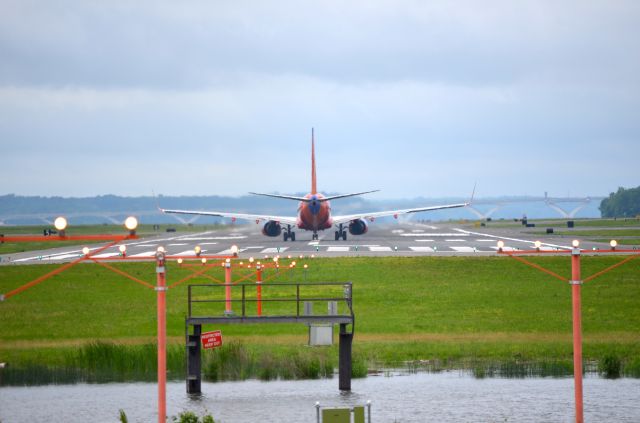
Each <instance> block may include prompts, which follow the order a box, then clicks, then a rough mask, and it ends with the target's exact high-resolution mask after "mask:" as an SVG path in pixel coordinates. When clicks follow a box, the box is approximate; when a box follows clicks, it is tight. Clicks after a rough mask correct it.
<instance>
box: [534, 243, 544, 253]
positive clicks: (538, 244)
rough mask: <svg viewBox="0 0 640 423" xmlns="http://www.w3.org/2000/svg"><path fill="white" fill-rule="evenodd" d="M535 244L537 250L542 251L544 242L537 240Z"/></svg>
mask: <svg viewBox="0 0 640 423" xmlns="http://www.w3.org/2000/svg"><path fill="white" fill-rule="evenodd" d="M533 245H534V246H535V247H536V250H538V251H540V247H542V242H540V241H536V242H534V243H533Z"/></svg>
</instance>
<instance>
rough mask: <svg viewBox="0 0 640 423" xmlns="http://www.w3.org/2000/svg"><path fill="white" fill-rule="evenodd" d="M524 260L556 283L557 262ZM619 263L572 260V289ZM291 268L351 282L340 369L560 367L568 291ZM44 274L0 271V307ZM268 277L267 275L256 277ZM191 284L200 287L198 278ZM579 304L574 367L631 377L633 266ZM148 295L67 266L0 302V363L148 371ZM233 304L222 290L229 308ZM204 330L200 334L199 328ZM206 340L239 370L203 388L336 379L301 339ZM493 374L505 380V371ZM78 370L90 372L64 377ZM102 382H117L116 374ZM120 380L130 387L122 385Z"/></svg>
mask: <svg viewBox="0 0 640 423" xmlns="http://www.w3.org/2000/svg"><path fill="white" fill-rule="evenodd" d="M531 260H532V261H534V262H536V263H538V264H542V265H544V266H545V267H547V268H550V269H552V270H553V271H555V272H557V273H560V274H562V275H564V276H566V277H569V276H570V265H569V258H568V257H535V258H531ZM619 260H620V258H617V257H584V258H583V269H582V275H583V278H584V277H587V276H589V275H590V274H593V273H595V272H597V271H600V270H602V269H604V268H606V267H608V266H611V265H612V264H614V263H616V262H618V261H619ZM305 262H307V263H309V265H310V269H309V271H308V274H307V280H308V281H310V282H311V281H318V282H319V281H323V282H326V281H338V282H344V281H351V282H353V284H354V288H353V296H354V309H355V314H356V337H355V340H354V358H355V360H356V362H357V363H360V365H359V366H355V365H354V367H357V368H359V369H360V371H362V369H363V368H364V369H365V370H366V368H367V367H369V368H375V367H377V366H382V367H384V366H394V365H405V364H406V363H407V362H409V363H423V362H428V363H438V366H440V367H447V366H454V367H456V366H463V367H468V368H477V369H478V375H480V376H481V375H482V373H483V372H484V374H488V375H491V374H493V373H494V370H495V369H496V368H498V369H499V368H501V367H500V366H502V364H500V363H503V364H504V363H507V364H508V363H520V365H524V364H526V363H533V364H531V366H533V367H532V368H536V366H537V368H543V369H548V368H556V367H558V368H564V367H565V366H564V364H562V363H566V362H567V361H570V359H571V351H572V349H571V348H572V347H571V289H570V286H569V285H568V284H566V283H563V282H560V281H558V280H555V279H552V278H550V277H548V276H547V275H545V274H543V273H541V272H539V271H537V270H535V269H532V268H529V267H527V266H524V265H523V264H520V263H518V262H516V261H515V260H512V259H509V258H507V257H489V258H479V257H437V258H436V257H411V258H409V257H383V258H336V259H313V260H305ZM115 266H117V267H118V268H120V269H122V270H125V271H127V272H128V273H130V274H132V275H134V276H135V277H137V278H140V279H143V280H146V281H147V282H149V283H154V281H155V266H154V264H152V263H121V264H116V265H115ZM57 267H58V266H57V265H34V266H3V267H0V292H2V293H6V292H8V291H10V290H11V289H14V288H16V287H18V286H20V285H22V284H24V283H26V282H29V281H30V280H33V279H35V278H36V277H38V276H40V275H42V274H44V273H46V272H48V271H51V270H53V269H55V268H57ZM167 272H168V273H167V275H168V283H169V284H170V283H172V282H173V281H176V280H179V279H180V278H182V277H184V276H186V275H187V274H189V271H188V270H187V269H185V268H179V267H178V266H177V265H175V264H174V263H169V264H168V266H167ZM209 274H210V275H211V276H213V277H217V278H219V279H222V269H217V268H216V269H212V270H211V271H210V272H209ZM236 274H237V273H236ZM270 275H273V270H269V271H268V272H267V273H266V275H265V277H268V276H270ZM296 279H297V280H301V279H303V274H302V270H301V269H297V270H295V271H293V272H288V273H287V272H281V273H280V275H279V277H278V278H277V280H279V281H281V282H288V281H292V280H296ZM192 283H210V281H209V280H208V279H205V278H202V277H201V278H197V279H194V280H193V281H192ZM582 292H583V296H582V304H583V317H582V319H583V333H584V357H585V360H595V361H598V360H601V359H604V357H607V356H608V357H617V358H618V359H619V360H620V363H621V368H622V369H623V373H624V374H631V375H636V374H640V371H638V370H637V369H639V368H640V364H638V363H640V312H638V310H640V259H639V260H633V261H631V262H629V263H628V264H626V265H624V266H622V267H620V268H618V269H616V270H615V271H613V272H610V273H607V274H605V275H604V276H602V277H600V278H598V279H596V280H594V281H592V282H589V283H588V284H585V285H584V286H583V289H582ZM155 295H156V294H155V292H154V291H152V290H150V289H147V288H144V287H143V286H141V285H138V284H136V283H134V282H132V281H130V280H128V279H125V278H123V277H121V276H118V275H116V274H114V273H112V272H110V271H108V270H106V269H104V268H102V267H99V266H97V265H86V264H83V265H78V266H76V267H74V268H73V269H71V270H68V271H66V272H64V273H62V274H60V275H57V276H55V277H53V278H51V279H50V280H47V281H45V282H42V283H41V284H39V285H37V286H35V287H32V288H31V289H29V290H27V291H24V292H22V293H21V294H18V295H16V296H14V297H11V298H9V299H7V300H6V301H4V302H0V320H1V321H2V324H1V325H0V361H6V362H9V363H10V367H11V366H15V367H16V368H20V366H21V364H25V363H27V364H28V363H31V364H33V363H38V364H40V365H42V366H57V367H60V368H67V367H69V366H70V365H69V361H68V360H69V356H70V355H71V356H73V354H75V351H77V350H78V348H82V347H83V346H84V345H86V344H90V343H91V342H94V341H95V340H101V341H104V342H107V343H111V342H115V343H117V345H121V344H122V345H125V346H126V347H127V348H124V350H123V351H124V352H117V351H119V350H118V348H119V347H117V346H116V347H114V351H115V353H116V354H123V355H126V356H131V357H133V358H132V359H131V360H133V361H144V360H143V359H142V358H141V357H142V356H141V355H139V353H137V352H136V350H135V348H138V347H140V348H142V350H143V351H146V352H145V353H144V354H143V356H146V357H147V361H148V359H149V357H150V356H149V354H152V352H151V351H149V350H144V348H143V346H144V345H145V344H149V343H150V342H153V338H154V336H155V330H156V321H155V317H156V316H155V302H156V299H155ZM186 295H187V288H186V286H184V285H180V286H178V287H176V288H174V289H172V290H170V291H168V294H167V333H168V335H169V336H170V337H171V338H170V342H171V344H172V345H174V346H175V348H177V350H180V351H183V350H184V344H183V343H184V317H185V315H186V312H187V309H186ZM239 295H240V294H239V290H238V289H237V288H234V298H239ZM264 295H265V298H266V295H273V292H272V293H271V294H270V293H269V290H268V289H267V287H265V290H264ZM275 304H277V303H269V304H267V303H265V305H264V308H265V312H266V313H269V312H274V311H275V309H274V308H273V307H276V306H275ZM281 306H283V307H284V305H281ZM209 329H214V328H213V327H204V328H203V330H209ZM215 329H222V331H223V336H224V338H225V343H227V342H229V343H234V342H239V343H241V344H240V345H242V348H244V349H245V350H246V351H248V352H245V353H241V354H240V355H242V354H245V355H246V357H248V358H247V359H246V360H245V365H246V366H245V367H246V369H244V370H243V369H235V370H233V369H231V370H228V371H227V370H224V368H223V367H221V366H224V365H223V364H220V363H224V362H226V361H228V360H221V361H220V362H219V364H215V365H214V364H210V365H209V367H207V368H208V369H209V370H207V372H208V373H206V374H208V375H209V376H208V377H210V378H212V379H216V378H218V376H216V375H224V374H231V375H236V376H234V377H238V378H244V377H259V378H265V379H268V378H270V377H281V378H286V377H314V375H318V377H322V376H325V375H326V374H327V371H326V369H327V368H328V367H329V366H335V365H336V361H335V360H336V359H337V349H336V347H332V348H328V349H326V348H321V349H305V348H304V347H302V346H303V345H304V344H305V343H306V335H307V328H306V326H304V325H292V324H289V325H275V324H274V325H226V326H225V325H221V326H220V327H217V328H215ZM128 348H133V350H132V351H129V349H128ZM238 348H240V347H238ZM301 349H302V350H301ZM307 353H308V354H309V355H308V356H307V355H306V354H307ZM140 354H142V353H140ZM182 354H183V352H182ZM234 354H236V355H235V356H237V354H238V353H237V352H236V353H234ZM232 356H233V354H232ZM182 357H183V356H181V355H180V354H177V355H176V356H175V358H174V359H175V360H177V363H179V364H180V363H181V360H182ZM251 357H254V358H251ZM256 357H257V358H256ZM259 357H263V360H264V362H263V363H262V364H261V365H257V364H256V362H259V361H260V360H259V359H258V358H259ZM269 357H271V358H269ZM279 357H285V358H287V357H298V359H297V360H298V362H299V363H301V364H300V365H299V366H298V367H295V366H294V367H293V368H292V367H291V366H290V363H289V364H287V360H286V359H285V360H284V364H283V363H282V361H283V360H282V359H280V358H279ZM231 361H233V360H231ZM290 361H292V362H294V363H295V360H290ZM116 363H117V360H116ZM210 363H211V362H210ZM269 363H271V365H270V364H269ZM492 363H493V364H492ZM495 363H497V364H495ZM523 363H524V364H523ZM541 363H542V364H541ZM554 363H556V364H557V363H560V364H557V365H556V364H554ZM507 364H505V366H506V367H505V368H508V367H509V366H508V365H507ZM181 365H182V364H181ZM74 366H76V367H74ZM114 366H116V365H115V364H114ZM85 367H86V368H90V366H87V365H84V364H83V365H80V364H76V365H71V368H85ZM178 367H179V366H177V365H176V367H175V368H176V369H177V368H178ZM114 368H121V367H118V366H116V367H114ZM125 368H126V367H125ZM514 368H515V369H518V368H519V367H517V366H516V367H514ZM150 369H151V370H150ZM203 369H205V366H203ZM247 369H248V370H247ZM265 369H266V370H265ZM278 369H280V370H278ZM295 369H298V370H295ZM314 369H316V370H314ZM323 369H324V370H323ZM491 369H494V370H491ZM634 369H635V370H634ZM175 371H176V374H177V372H178V370H175ZM96 372H98V371H97V370H96V371H94V374H95V373H96ZM116 372H117V373H118V374H125V375H126V374H129V373H127V371H125V370H117V371H116ZM144 372H147V373H148V372H152V368H145V369H144ZM225 372H226V373H225ZM234 372H235V373H234ZM270 372H272V373H270ZM514 372H515V373H516V374H517V372H518V371H517V370H514ZM107 373H108V372H107ZM131 374H132V375H133V376H131V377H132V378H134V379H135V377H136V376H135V372H133V373H131ZM274 374H275V375H276V376H273V375H274ZM289 375H290V376H289ZM180 377H181V376H180ZM221 377H222V378H225V377H227V376H221ZM178 378H179V377H178Z"/></svg>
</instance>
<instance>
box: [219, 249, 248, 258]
mask: <svg viewBox="0 0 640 423" xmlns="http://www.w3.org/2000/svg"><path fill="white" fill-rule="evenodd" d="M243 251H247V249H246V248H238V252H239V253H241V252H243ZM229 254H232V253H231V248H227V249H226V250H222V251H220V252H219V253H216V255H219V256H228V255H229Z"/></svg>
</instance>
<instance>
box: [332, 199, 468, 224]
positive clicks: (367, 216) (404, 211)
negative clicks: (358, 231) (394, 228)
mask: <svg viewBox="0 0 640 423" xmlns="http://www.w3.org/2000/svg"><path fill="white" fill-rule="evenodd" d="M469 204H471V203H458V204H444V205H440V206H427V207H416V208H413V209H402V210H389V211H381V212H372V213H358V214H350V215H345V216H333V223H334V224H336V225H339V224H341V223H347V222H350V221H352V220H356V219H368V220H373V219H375V218H378V217H385V216H398V215H400V214H408V213H419V212H424V211H432V210H441V209H454V208H457V207H466V206H468V205H469Z"/></svg>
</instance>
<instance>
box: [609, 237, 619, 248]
mask: <svg viewBox="0 0 640 423" xmlns="http://www.w3.org/2000/svg"><path fill="white" fill-rule="evenodd" d="M609 245H610V246H611V249H612V250H615V249H616V247H617V246H618V241H616V240H615V239H612V240H611V242H609Z"/></svg>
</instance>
